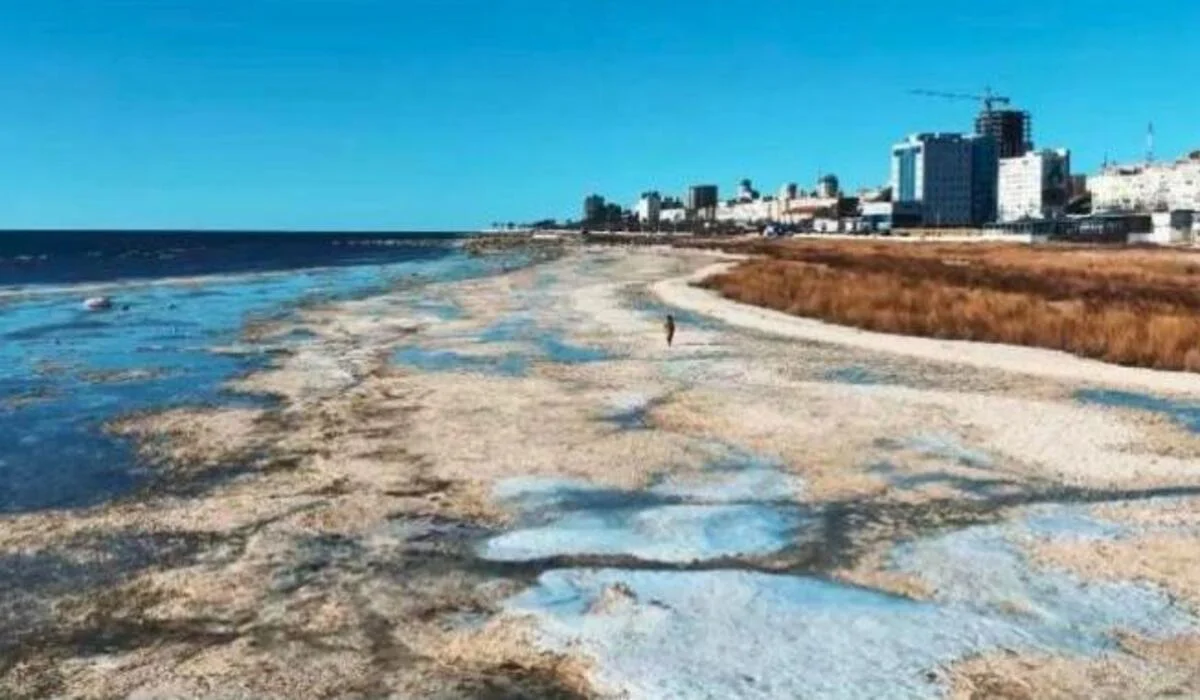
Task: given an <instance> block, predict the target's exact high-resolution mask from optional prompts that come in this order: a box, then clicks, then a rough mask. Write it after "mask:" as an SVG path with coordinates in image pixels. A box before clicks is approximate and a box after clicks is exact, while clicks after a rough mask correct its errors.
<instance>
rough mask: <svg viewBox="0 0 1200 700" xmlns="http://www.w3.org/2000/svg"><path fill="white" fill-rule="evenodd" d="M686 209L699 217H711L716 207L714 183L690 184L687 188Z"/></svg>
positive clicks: (715, 187)
mask: <svg viewBox="0 0 1200 700" xmlns="http://www.w3.org/2000/svg"><path fill="white" fill-rule="evenodd" d="M687 209H688V211H691V212H696V213H697V215H698V216H700V217H701V218H712V217H713V215H714V214H715V212H716V209H717V186H716V185H692V186H691V187H689V188H688V195H687Z"/></svg>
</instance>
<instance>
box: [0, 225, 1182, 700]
mask: <svg viewBox="0 0 1200 700" xmlns="http://www.w3.org/2000/svg"><path fill="white" fill-rule="evenodd" d="M734 260H735V258H731V257H729V256H725V255H722V254H720V253H715V252H706V251H697V250H688V249H684V248H662V247H640V248H621V247H588V246H584V245H574V244H572V245H565V246H564V247H563V249H562V250H561V251H560V252H559V253H558V254H557V255H555V256H544V257H543V259H541V260H540V261H536V262H529V261H521V263H520V264H516V263H514V264H511V265H510V264H507V263H506V264H504V265H495V266H492V267H488V268H487V269H486V270H483V269H482V268H481V270H480V271H478V272H475V271H473V272H472V274H470V275H467V274H462V275H457V276H455V277H454V278H453V279H444V280H440V279H434V280H432V281H428V282H422V283H420V284H417V283H413V284H398V283H395V280H390V281H389V283H388V284H381V285H377V286H376V287H373V288H372V289H371V290H370V291H369V292H363V293H360V294H355V295H347V296H346V297H345V298H334V299H318V300H314V301H312V302H311V303H306V304H304V305H303V306H302V307H300V308H298V309H296V310H295V312H294V313H290V314H286V315H264V316H263V317H262V318H261V319H257V320H256V322H255V323H254V324H252V325H247V326H246V327H244V328H243V329H242V330H241V331H240V335H239V337H238V338H236V339H235V340H234V341H228V342H225V343H224V344H223V345H221V346H220V347H217V346H213V347H210V348H207V351H208V352H210V353H212V354H214V355H215V356H217V357H241V356H245V355H250V356H253V357H255V358H256V360H255V361H254V363H252V364H250V365H246V366H242V367H240V368H239V370H240V371H237V372H233V371H229V372H227V373H226V374H227V375H228V376H226V377H225V378H224V379H223V380H222V381H223V388H224V390H225V391H227V392H230V393H232V394H235V395H236V396H238V397H242V400H239V401H235V402H213V401H205V402H187V403H177V404H176V405H171V406H159V405H149V404H148V405H147V406H146V407H145V408H144V410H139V411H136V412H131V413H126V414H122V415H119V416H113V417H112V418H111V420H107V421H106V423H105V430H106V432H107V434H108V435H110V436H113V437H114V438H116V439H119V440H122V441H125V443H123V444H128V445H130V449H131V450H133V451H135V452H136V454H137V455H138V458H139V464H140V465H142V468H144V469H145V470H147V471H149V472H151V473H152V475H153V478H150V479H149V480H148V481H147V484H148V485H147V486H146V488H144V489H141V490H137V491H130V492H122V493H121V494H119V495H117V496H115V497H113V498H109V499H105V500H100V501H89V500H84V501H82V502H80V503H73V504H71V506H70V507H40V508H30V509H24V510H14V511H12V512H7V513H4V514H0V580H7V581H9V582H10V583H11V584H12V585H6V586H4V591H5V592H4V593H0V609H2V610H3V611H4V616H5V618H6V619H7V620H9V621H10V624H8V625H6V630H5V632H4V633H3V637H0V645H2V646H0V652H2V654H3V655H2V656H0V695H4V696H5V697H10V696H11V697H30V698H33V697H48V696H62V697H88V698H107V697H135V698H160V697H184V698H218V697H219V698H298V697H339V698H340V697H362V698H376V697H397V698H409V697H422V698H462V697H480V698H484V697H486V698H518V697H538V698H541V697H551V698H553V697H561V698H590V697H600V698H608V697H631V698H665V697H670V698H707V697H747V698H773V697H829V698H882V697H903V698H926V697H927V698H942V697H948V698H982V697H1000V698H1014V699H1015V698H1044V697H1063V698H1066V697H1111V698H1134V697H1154V696H1159V695H1177V696H1178V695H1184V696H1186V695H1189V694H1196V693H1200V669H1198V668H1197V665H1196V663H1195V658H1197V653H1200V587H1198V586H1197V584H1196V581H1197V580H1200V555H1198V554H1196V552H1200V547H1198V545H1200V517H1198V516H1197V515H1196V512H1197V510H1196V505H1197V503H1198V502H1200V500H1198V499H1200V375H1197V374H1194V373H1182V372H1162V371H1154V370H1148V369H1137V368H1130V367H1117V366H1115V365H1108V364H1104V363H1100V362H1098V361H1095V360H1086V359H1081V358H1077V357H1074V356H1070V355H1066V354H1064V353H1061V352H1054V351H1049V350H1039V349H1033V348H1018V347H1013V346H1004V345H995V344H984V343H967V342H961V341H941V340H936V339H932V340H931V339H921V338H910V337H902V336H889V335H886V334H882V333H871V332H865V331H858V330H854V329H848V328H844V327H840V326H835V325H832V324H826V323H820V322H817V321H811V320H806V319H798V318H795V317H790V316H786V315H784V314H781V313H777V312H772V311H767V310H763V309H758V308H755V307H748V306H745V305H741V304H738V303H736V302H733V301H729V300H727V299H723V298H721V297H720V296H718V295H717V294H716V293H714V292H711V291H708V290H705V289H701V288H698V287H696V286H694V284H693V283H694V282H696V281H698V280H700V279H702V278H703V277H705V276H707V275H710V274H713V273H714V272H716V271H719V270H721V269H725V267H727V266H728V265H729V264H731V263H732V262H733V261H734ZM472 269H473V270H474V268H472ZM667 314H672V315H673V316H674V318H675V321H676V325H677V328H678V330H677V333H676V336H675V340H674V343H673V344H672V345H671V346H668V345H667V343H666V341H665V338H664V331H663V323H664V321H665V318H666V316H667ZM121 369H123V370H128V369H130V368H128V367H122V368H121ZM132 369H138V368H132Z"/></svg>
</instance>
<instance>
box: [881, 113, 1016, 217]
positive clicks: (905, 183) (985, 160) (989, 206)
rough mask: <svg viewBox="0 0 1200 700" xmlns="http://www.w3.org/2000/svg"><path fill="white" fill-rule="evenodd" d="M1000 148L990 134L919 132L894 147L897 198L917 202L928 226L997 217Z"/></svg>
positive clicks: (893, 189) (898, 200)
mask: <svg viewBox="0 0 1200 700" xmlns="http://www.w3.org/2000/svg"><path fill="white" fill-rule="evenodd" d="M996 169H997V166H996V148H995V146H994V141H993V140H992V139H991V137H988V136H966V135H963V134H914V135H912V136H909V137H908V138H907V139H906V140H904V141H902V142H901V143H898V144H896V145H895V146H893V147H892V192H893V199H894V201H895V202H896V203H897V204H902V205H909V206H911V205H913V204H917V205H919V206H920V209H921V223H923V224H924V225H926V226H971V225H980V224H983V223H986V222H988V221H990V220H991V218H992V217H993V216H994V207H995V204H994V202H995V194H994V192H995V189H994V188H995V175H994V173H995V172H996Z"/></svg>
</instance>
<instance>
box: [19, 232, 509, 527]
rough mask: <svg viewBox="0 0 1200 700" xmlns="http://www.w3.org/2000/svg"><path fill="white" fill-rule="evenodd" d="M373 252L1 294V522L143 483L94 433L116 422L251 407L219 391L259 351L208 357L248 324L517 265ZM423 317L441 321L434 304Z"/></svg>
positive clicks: (430, 252)
mask: <svg viewBox="0 0 1200 700" xmlns="http://www.w3.org/2000/svg"><path fill="white" fill-rule="evenodd" d="M386 253H387V255H382V256H375V257H374V258H373V259H372V260H371V261H370V262H362V263H357V264H342V265H340V266H336V267H329V268H321V269H309V270H292V271H277V272H266V273H255V274H250V275H238V276H219V275H217V276H206V277H198V278H194V279H190V280H187V281H170V280H158V281H154V280H140V281H136V282H128V281H127V282H121V281H115V282H108V283H105V286H104V287H103V289H102V292H98V291H97V290H96V289H95V287H94V286H93V285H88V286H72V285H67V286H58V287H39V286H36V285H34V286H28V285H26V286H24V287H22V288H20V289H15V288H8V289H4V288H0V299H2V300H3V301H0V512H16V511H24V510H35V509H42V508H50V507H74V506H86V505H91V504H95V503H99V502H102V501H104V500H106V499H109V498H112V497H113V496H116V495H119V494H122V493H125V492H128V491H129V490H130V489H132V488H135V487H137V486H138V485H139V484H141V483H143V482H144V481H145V477H146V474H145V473H144V472H142V471H141V470H140V469H139V467H138V465H137V460H136V459H135V457H134V454H133V451H132V448H131V446H130V444H129V443H128V442H126V441H124V440H121V439H117V438H114V437H112V436H110V435H108V434H106V432H105V430H104V425H105V423H107V422H108V421H111V420H112V419H114V418H117V417H119V416H121V415H124V414H128V413H131V412H134V411H141V410H147V409H161V408H167V407H171V406H179V405H211V404H229V403H239V402H242V403H261V402H262V401H263V399H262V398H252V397H245V396H236V395H233V394H230V393H229V392H227V391H225V390H223V389H222V384H224V383H225V382H226V381H227V380H229V379H231V378H233V377H235V376H237V375H239V374H242V373H246V372H249V371H252V370H254V369H255V368H257V367H260V366H262V365H263V364H264V363H266V362H267V361H269V355H266V354H262V355H249V356H245V355H243V356H237V357H233V356H229V355H222V354H216V353H213V352H210V349H211V348H213V347H215V346H221V345H227V344H230V343H233V342H236V341H238V340H239V336H240V334H241V330H242V328H243V326H244V324H246V323H248V322H252V321H257V320H263V319H271V318H279V317H283V316H286V315H287V314H289V313H291V312H292V311H294V310H295V309H296V308H297V307H298V306H300V305H302V304H309V303H316V302H321V301H325V300H334V299H346V298H354V297H361V296H365V295H368V294H371V293H373V292H377V291H379V290H381V289H384V288H387V287H389V286H391V285H394V284H398V283H401V282H403V283H404V284H409V285H411V284H420V283H422V282H434V281H449V280H454V279H464V278H468V277H473V276H478V275H485V274H489V273H491V272H493V271H495V270H498V269H500V268H501V267H502V266H504V265H512V264H516V263H519V262H520V261H519V260H517V259H516V258H510V257H470V256H467V255H465V254H463V253H461V252H459V251H457V249H454V248H452V247H443V248H430V247H421V248H419V249H418V248H415V247H414V248H408V249H406V248H403V247H397V246H393V247H390V248H389V249H388V250H387V251H386ZM381 259H382V261H381ZM342 262H345V261H344V260H343V261H342ZM139 264H142V263H139ZM142 266H143V267H144V264H142ZM139 270H142V268H141V267H139ZM142 271H143V272H144V270H142ZM96 293H103V294H105V295H109V296H111V297H112V298H113V300H114V308H113V309H112V310H111V311H107V312H89V311H85V310H84V309H83V308H82V305H81V301H82V299H83V298H85V297H88V296H94V295H95V294H96ZM431 309H432V310H433V311H434V313H436V314H438V315H447V316H448V315H450V314H452V313H454V311H453V310H452V308H451V306H450V305H448V304H446V303H444V302H433V303H432V306H431ZM282 342H283V343H284V344H285V345H286V344H289V343H290V344H299V343H304V342H308V338H306V337H305V335H304V334H296V335H292V336H289V337H287V338H284V339H282Z"/></svg>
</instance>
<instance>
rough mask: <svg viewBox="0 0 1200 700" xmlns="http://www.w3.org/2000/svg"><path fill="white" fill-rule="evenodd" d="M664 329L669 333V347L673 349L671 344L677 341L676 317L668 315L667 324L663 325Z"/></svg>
mask: <svg viewBox="0 0 1200 700" xmlns="http://www.w3.org/2000/svg"><path fill="white" fill-rule="evenodd" d="M663 328H665V329H666V331H667V347H671V343H673V342H674V341H675V317H674V316H672V315H671V314H667V322H666V323H664V324H663Z"/></svg>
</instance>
